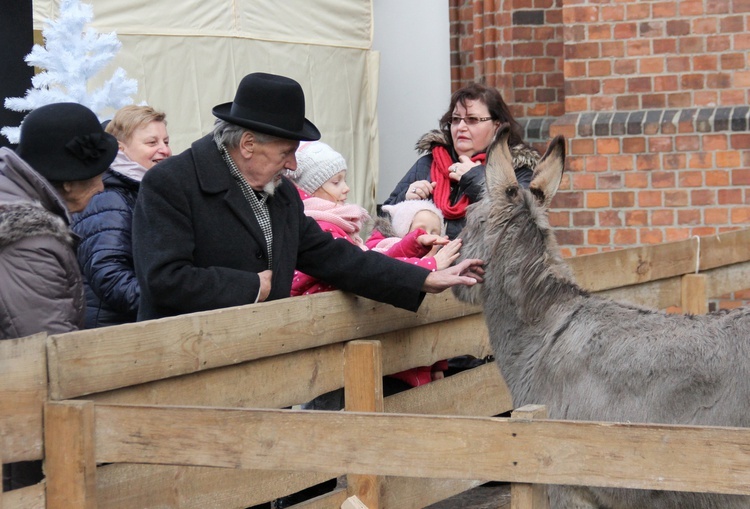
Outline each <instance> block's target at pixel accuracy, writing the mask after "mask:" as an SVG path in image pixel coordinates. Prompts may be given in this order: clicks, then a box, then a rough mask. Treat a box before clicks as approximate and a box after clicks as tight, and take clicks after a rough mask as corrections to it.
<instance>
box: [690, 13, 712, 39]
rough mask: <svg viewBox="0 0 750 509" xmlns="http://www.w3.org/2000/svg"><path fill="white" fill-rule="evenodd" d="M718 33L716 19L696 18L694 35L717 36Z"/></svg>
mask: <svg viewBox="0 0 750 509" xmlns="http://www.w3.org/2000/svg"><path fill="white" fill-rule="evenodd" d="M717 31H718V23H717V21H716V18H714V17H706V18H696V19H694V20H693V29H692V33H694V34H704V35H705V34H715V33H717Z"/></svg>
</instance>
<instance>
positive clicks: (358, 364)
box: [344, 340, 383, 509]
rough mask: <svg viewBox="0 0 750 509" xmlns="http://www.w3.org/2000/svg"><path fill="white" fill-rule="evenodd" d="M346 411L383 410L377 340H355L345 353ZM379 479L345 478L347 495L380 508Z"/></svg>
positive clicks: (381, 367) (381, 372) (355, 475)
mask: <svg viewBox="0 0 750 509" xmlns="http://www.w3.org/2000/svg"><path fill="white" fill-rule="evenodd" d="M344 362H345V365H344V395H345V409H346V410H348V411H350V412H382V411H383V352H382V348H381V345H380V341H367V340H355V341H349V342H348V343H347V344H346V350H345V354H344ZM380 484H381V478H380V477H379V476H376V475H357V474H349V475H348V476H347V485H348V488H347V490H348V494H349V496H352V495H355V496H357V498H359V499H360V500H361V501H362V502H363V503H364V504H365V505H366V506H367V507H368V508H369V509H378V508H379V507H380Z"/></svg>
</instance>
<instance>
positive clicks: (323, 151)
mask: <svg viewBox="0 0 750 509" xmlns="http://www.w3.org/2000/svg"><path fill="white" fill-rule="evenodd" d="M296 156H297V170H295V171H289V172H287V176H288V177H289V178H290V179H292V180H293V181H294V182H295V183H296V184H297V185H298V186H299V187H301V188H302V189H303V190H304V191H305V192H306V193H308V194H313V193H314V192H315V191H317V190H318V189H319V188H320V186H322V185H323V184H325V183H326V182H327V181H328V179H330V178H331V177H333V176H334V175H336V174H337V173H338V172H340V171H342V170H346V160H345V159H344V156H342V155H341V154H339V153H338V152H336V151H335V150H333V149H332V148H331V147H330V146H328V145H326V144H325V143H323V142H322V141H311V142H307V143H301V144H300V146H299V148H298V149H297V153H296Z"/></svg>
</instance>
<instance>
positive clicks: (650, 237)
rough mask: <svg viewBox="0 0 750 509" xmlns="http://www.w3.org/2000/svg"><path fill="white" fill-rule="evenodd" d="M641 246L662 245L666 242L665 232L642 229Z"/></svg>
mask: <svg viewBox="0 0 750 509" xmlns="http://www.w3.org/2000/svg"><path fill="white" fill-rule="evenodd" d="M639 233H640V235H641V244H661V243H662V242H664V232H662V231H661V230H657V229H654V228H641V230H640V232H639Z"/></svg>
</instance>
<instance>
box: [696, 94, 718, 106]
mask: <svg viewBox="0 0 750 509" xmlns="http://www.w3.org/2000/svg"><path fill="white" fill-rule="evenodd" d="M693 97H694V103H695V106H707V107H710V106H716V104H718V102H719V94H717V93H716V91H715V90H703V91H696V92H695V95H694V96H693Z"/></svg>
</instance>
